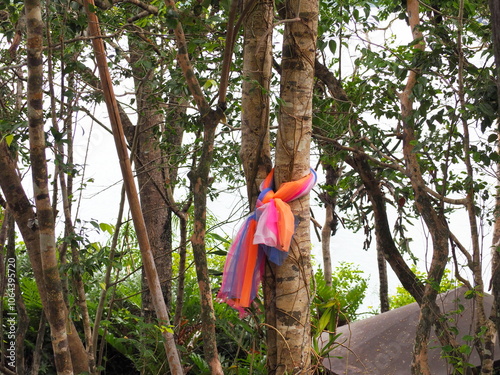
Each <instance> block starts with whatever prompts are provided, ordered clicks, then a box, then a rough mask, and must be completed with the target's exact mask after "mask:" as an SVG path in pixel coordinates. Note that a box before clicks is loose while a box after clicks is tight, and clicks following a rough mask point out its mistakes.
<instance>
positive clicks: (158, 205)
mask: <svg viewBox="0 0 500 375" xmlns="http://www.w3.org/2000/svg"><path fill="white" fill-rule="evenodd" d="M129 46H130V51H131V53H130V64H131V67H132V72H133V75H134V83H135V92H136V98H137V100H136V102H137V113H138V120H137V124H138V125H137V128H136V129H135V132H136V136H137V140H136V142H137V143H136V144H137V147H136V148H135V155H134V158H135V162H136V171H137V181H138V183H139V194H140V198H141V208H142V212H143V215H144V221H145V223H146V228H147V230H148V237H149V240H150V243H151V250H152V252H153V256H154V258H155V264H156V268H157V270H158V275H159V276H160V281H161V283H162V291H163V298H164V299H165V303H166V304H167V308H169V307H170V304H171V299H172V290H171V280H172V228H171V226H172V224H171V210H170V207H169V205H168V202H167V199H166V192H165V184H166V183H167V181H175V177H176V176H175V175H174V176H170V174H171V171H170V169H169V166H168V165H167V163H166V160H165V158H164V153H163V151H162V148H163V149H164V146H165V145H161V146H160V137H161V134H162V132H164V127H165V116H164V115H163V113H162V112H161V110H160V108H158V105H157V104H155V97H156V96H155V92H154V83H155V80H154V76H155V70H154V69H149V70H146V69H145V68H144V64H143V62H144V61H147V60H149V61H150V62H151V66H155V65H156V64H155V61H153V59H152V58H151V52H152V51H149V50H148V46H147V45H146V44H145V43H141V42H140V41H138V40H137V38H136V37H134V36H131V37H130V38H129ZM167 126H168V127H169V129H168V134H169V137H168V138H167V139H166V140H164V141H163V142H165V143H166V142H168V143H171V145H169V149H174V148H179V147H180V142H181V141H182V130H181V129H180V128H179V127H178V126H175V124H173V125H167ZM145 277H146V276H145V274H144V271H143V284H144V287H145V288H143V294H142V309H143V314H144V316H145V317H146V321H152V319H153V317H154V307H153V304H152V301H151V295H150V292H149V289H148V288H147V281H146V279H145Z"/></svg>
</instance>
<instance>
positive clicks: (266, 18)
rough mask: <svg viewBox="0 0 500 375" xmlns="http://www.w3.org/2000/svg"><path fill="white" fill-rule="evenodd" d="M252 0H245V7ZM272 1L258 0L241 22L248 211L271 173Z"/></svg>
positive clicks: (243, 151) (243, 156)
mask: <svg viewBox="0 0 500 375" xmlns="http://www.w3.org/2000/svg"><path fill="white" fill-rule="evenodd" d="M253 1H254V0H246V1H245V2H244V3H243V6H244V7H246V6H248V4H250V3H252V2H253ZM273 4H274V3H273V2H272V1H269V0H265V1H259V2H257V3H256V4H255V5H254V7H253V8H252V10H251V12H250V13H249V14H248V15H247V17H246V19H245V22H244V25H243V27H244V31H243V33H244V38H245V39H244V42H243V84H242V96H241V107H242V110H241V150H240V159H241V163H242V165H243V170H244V172H245V179H246V184H247V196H248V202H249V209H250V211H253V209H254V208H255V203H256V201H257V196H258V195H259V186H260V183H261V182H262V181H263V180H264V179H265V178H266V176H267V175H268V173H269V172H270V171H271V168H272V162H271V149H270V147H269V94H268V92H269V88H270V83H271V67H272V35H273V34H272V30H273Z"/></svg>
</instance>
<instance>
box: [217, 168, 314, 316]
mask: <svg viewBox="0 0 500 375" xmlns="http://www.w3.org/2000/svg"><path fill="white" fill-rule="evenodd" d="M316 180H317V176H316V172H315V171H314V170H313V169H312V168H311V173H309V174H308V175H307V176H305V177H303V178H301V179H299V180H297V181H290V182H285V183H283V184H281V186H280V188H279V189H278V190H277V191H276V192H275V191H274V169H273V170H272V171H271V172H270V173H269V175H268V176H267V177H266V179H265V180H264V181H263V182H262V184H261V185H260V191H261V192H260V194H259V197H258V199H257V204H256V209H255V211H254V212H252V213H251V214H250V215H249V216H248V218H247V219H246V220H245V222H244V224H243V225H242V227H241V228H240V230H239V231H238V233H237V235H236V237H235V239H234V240H233V243H232V244H231V247H230V248H229V253H228V255H227V259H226V264H225V266H224V274H223V277H222V286H221V289H220V291H219V294H218V297H219V298H220V299H221V300H223V301H225V302H226V303H228V304H229V305H230V306H232V307H234V308H235V309H237V310H238V311H239V312H240V315H244V309H245V308H246V307H249V306H250V304H251V302H252V301H253V300H254V298H255V296H256V295H257V290H258V288H259V284H260V281H261V279H262V275H263V274H264V266H265V259H266V256H267V258H268V259H269V260H270V261H271V262H273V263H275V264H277V265H281V264H282V263H283V261H284V260H285V259H286V257H287V256H288V250H289V248H290V243H291V241H292V236H293V233H294V231H295V218H294V216H293V213H292V210H291V209H290V206H289V205H288V202H291V201H293V200H294V199H297V198H300V197H302V196H304V195H307V194H308V193H309V192H310V191H311V189H312V188H313V186H314V185H315V184H316Z"/></svg>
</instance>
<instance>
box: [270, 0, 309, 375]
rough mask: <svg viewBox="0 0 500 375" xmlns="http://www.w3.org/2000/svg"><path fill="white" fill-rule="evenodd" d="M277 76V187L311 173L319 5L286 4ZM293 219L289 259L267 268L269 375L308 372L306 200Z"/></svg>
mask: <svg viewBox="0 0 500 375" xmlns="http://www.w3.org/2000/svg"><path fill="white" fill-rule="evenodd" d="M285 11H286V19H288V20H296V21H290V22H286V23H285V31H284V37H283V53H282V56H283V57H282V66H281V67H282V72H281V92H280V98H281V101H282V103H281V105H280V112H279V128H278V134H277V145H276V163H275V182H276V187H277V188H279V186H280V184H281V183H283V182H286V181H292V180H296V179H299V178H301V177H303V176H305V175H307V174H308V173H310V143H311V133H312V96H313V87H314V61H315V53H316V35H317V26H318V24H317V22H318V2H317V1H315V0H309V1H300V0H288V1H286V2H285ZM290 207H291V209H292V212H293V213H294V215H295V216H296V218H297V219H296V220H297V221H298V223H297V226H296V231H295V235H294V238H293V240H292V245H291V247H290V250H289V255H288V257H287V259H286V260H285V262H284V263H283V265H281V266H279V267H272V268H273V271H274V280H275V293H276V296H275V301H276V302H275V306H276V321H275V322H269V324H275V326H274V327H275V328H276V330H277V332H278V334H277V335H276V344H275V347H276V355H277V360H276V363H275V365H274V368H270V369H269V372H270V373H271V374H279V375H281V374H295V373H301V374H309V373H312V369H311V366H310V364H311V327H310V303H311V293H310V278H311V275H312V268H311V259H310V251H311V241H310V233H309V227H310V224H309V222H310V220H309V219H310V218H309V196H305V197H302V198H300V199H297V200H295V201H292V202H290Z"/></svg>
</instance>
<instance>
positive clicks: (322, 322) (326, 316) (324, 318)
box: [317, 309, 332, 333]
mask: <svg viewBox="0 0 500 375" xmlns="http://www.w3.org/2000/svg"><path fill="white" fill-rule="evenodd" d="M331 318H332V309H328V310H325V312H324V313H323V315H321V317H320V318H319V321H318V327H317V330H318V331H317V332H318V333H319V332H323V330H324V329H325V328H326V326H327V325H328V323H330V319H331Z"/></svg>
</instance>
